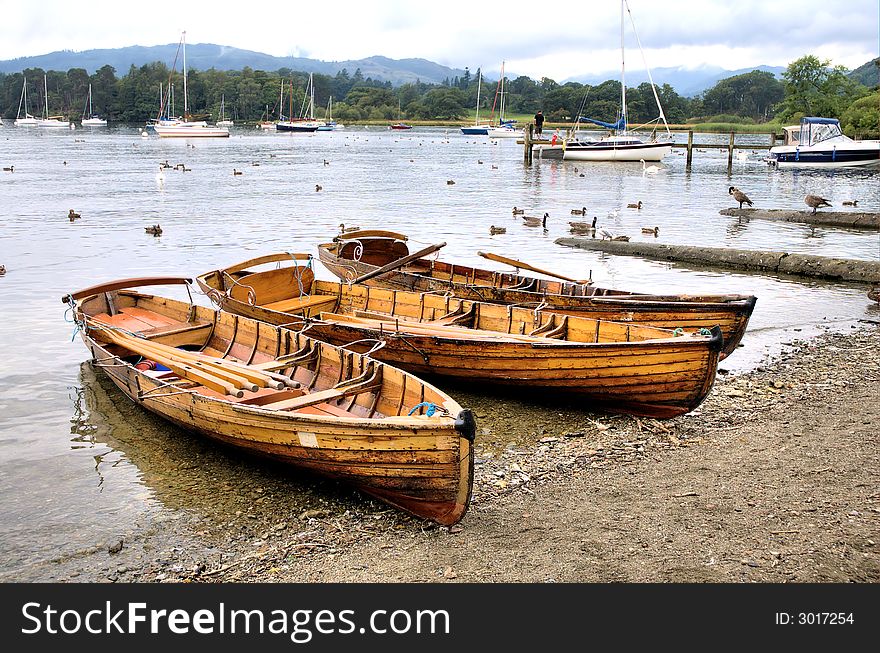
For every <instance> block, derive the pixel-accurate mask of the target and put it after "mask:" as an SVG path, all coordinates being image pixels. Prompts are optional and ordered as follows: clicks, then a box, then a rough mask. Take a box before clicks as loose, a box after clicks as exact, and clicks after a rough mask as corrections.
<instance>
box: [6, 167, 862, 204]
mask: <svg viewBox="0 0 880 653" xmlns="http://www.w3.org/2000/svg"><path fill="white" fill-rule="evenodd" d="M3 169H4V170H6V168H3ZM843 205H844V206H858V205H859V201H858V200H845V201H844V202H843Z"/></svg>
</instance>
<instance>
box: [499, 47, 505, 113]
mask: <svg viewBox="0 0 880 653" xmlns="http://www.w3.org/2000/svg"><path fill="white" fill-rule="evenodd" d="M500 84H501V103H500V105H499V107H498V124H499V125H503V124H504V62H503V61H502V62H501V82H500Z"/></svg>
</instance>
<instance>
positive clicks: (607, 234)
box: [599, 229, 629, 242]
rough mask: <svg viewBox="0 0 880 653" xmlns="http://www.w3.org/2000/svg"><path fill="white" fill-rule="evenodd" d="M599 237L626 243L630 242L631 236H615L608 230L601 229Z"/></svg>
mask: <svg viewBox="0 0 880 653" xmlns="http://www.w3.org/2000/svg"><path fill="white" fill-rule="evenodd" d="M599 235H600V236H602V240H619V241H622V242H626V241H628V240H629V236H615V235H614V234H613V233H611V232H610V231H608V230H607V229H600V230H599Z"/></svg>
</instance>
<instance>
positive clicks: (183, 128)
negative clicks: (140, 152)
mask: <svg viewBox="0 0 880 653" xmlns="http://www.w3.org/2000/svg"><path fill="white" fill-rule="evenodd" d="M153 130H154V131H155V132H156V134H157V135H158V136H159V137H160V138H224V137H228V136H229V129H227V128H226V127H211V126H210V125H205V124H204V123H197V122H195V123H186V122H182V123H180V124H177V125H154V126H153Z"/></svg>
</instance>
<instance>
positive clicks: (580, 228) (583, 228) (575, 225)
mask: <svg viewBox="0 0 880 653" xmlns="http://www.w3.org/2000/svg"><path fill="white" fill-rule="evenodd" d="M596 220H598V218H597V217H596V216H593V222H592V224H587V223H586V222H569V223H568V225H569V227H570V228H571V229H570V231H571V232H572V233H582V234H589V233H594V232H595V231H596Z"/></svg>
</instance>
